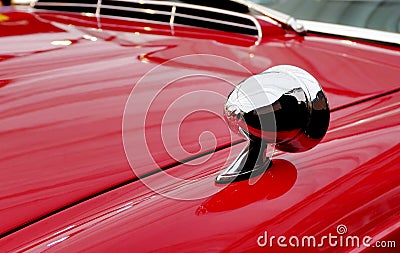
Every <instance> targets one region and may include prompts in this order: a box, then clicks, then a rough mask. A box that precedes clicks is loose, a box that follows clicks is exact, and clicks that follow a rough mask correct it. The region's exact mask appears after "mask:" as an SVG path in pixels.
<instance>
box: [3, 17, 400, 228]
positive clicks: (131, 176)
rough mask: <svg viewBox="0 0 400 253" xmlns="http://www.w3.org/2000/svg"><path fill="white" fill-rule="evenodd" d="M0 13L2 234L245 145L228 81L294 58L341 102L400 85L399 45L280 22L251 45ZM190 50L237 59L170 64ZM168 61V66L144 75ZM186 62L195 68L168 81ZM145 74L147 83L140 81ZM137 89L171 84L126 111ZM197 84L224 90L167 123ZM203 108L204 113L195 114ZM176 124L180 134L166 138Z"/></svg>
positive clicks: (335, 104) (162, 29)
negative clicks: (236, 129)
mask: <svg viewBox="0 0 400 253" xmlns="http://www.w3.org/2000/svg"><path fill="white" fill-rule="evenodd" d="M1 15H2V19H1V22H0V26H1V27H0V35H1V36H0V46H1V48H2V51H1V56H0V59H1V62H0V85H1V88H0V89H1V95H0V104H1V105H2V106H1V109H0V117H1V121H2V127H1V129H0V141H1V143H2V145H1V152H0V164H1V168H2V169H1V171H0V173H1V175H0V180H1V189H2V191H1V193H0V201H1V205H0V206H1V210H0V217H1V218H2V226H1V227H0V233H5V234H9V233H11V232H12V231H13V230H18V229H19V228H21V226H22V227H23V226H25V225H26V224H30V223H33V222H35V221H36V220H40V219H42V218H44V217H47V216H49V215H51V214H54V213H57V212H58V211H60V210H63V209H65V208H67V207H70V206H73V205H75V204H77V203H78V202H82V201H83V200H86V199H89V198H91V197H93V196H96V195H99V194H100V193H103V192H106V191H109V190H111V189H114V188H118V187H120V186H122V185H125V184H128V183H130V182H133V181H135V178H137V177H138V176H146V175H149V174H152V173H155V172H157V171H159V170H160V168H161V169H165V168H169V167H174V166H176V165H178V164H179V163H182V162H185V161H187V160H188V159H194V158H195V157H199V156H203V155H204V154H207V153H208V152H210V151H212V150H214V149H223V148H224V147H226V146H229V145H230V144H231V143H235V142H237V141H238V140H239V139H238V137H237V136H232V135H231V134H230V132H229V130H228V129H227V127H226V125H225V123H224V121H223V120H222V118H221V115H222V108H223V103H224V97H225V96H227V95H228V94H229V92H230V90H231V89H232V84H237V83H239V82H240V81H241V80H243V79H244V78H246V77H248V76H249V75H251V74H253V73H259V72H262V71H263V70H265V69H266V68H268V67H270V66H273V65H278V64H291V65H296V66H299V67H302V68H304V69H306V70H307V71H309V72H310V73H312V74H313V75H314V76H315V77H316V78H317V79H318V80H319V81H320V83H321V85H322V86H323V88H324V90H325V92H326V95H327V97H328V100H329V102H330V106H331V108H332V109H333V110H334V111H335V110H338V109H340V108H343V107H346V106H348V105H351V104H353V103H357V102H359V101H363V100H366V99H367V100H368V99H370V98H372V97H375V96H379V95H381V94H383V93H390V92H392V89H393V88H392V87H395V85H394V84H395V82H398V73H399V66H400V64H399V57H398V55H399V54H398V52H394V51H393V50H390V48H385V47H384V46H382V48H380V49H376V48H375V47H372V46H369V45H368V44H365V43H358V42H352V41H342V40H339V39H335V38H322V37H318V36H310V37H299V36H298V35H295V34H286V33H283V32H282V31H281V30H280V29H276V28H275V29H271V31H272V32H271V34H270V35H269V36H266V38H264V40H263V41H262V43H260V45H258V46H255V45H253V44H254V40H253V39H252V38H249V37H246V36H241V35H235V34H229V33H224V32H218V33H216V34H210V33H209V30H207V29H200V28H199V29H197V28H193V29H188V28H187V27H182V29H181V30H179V28H177V30H176V31H174V32H175V33H174V35H171V31H170V28H169V26H162V25H149V24H143V23H137V22H122V21H113V20H108V21H106V19H104V23H103V26H102V29H99V27H98V25H97V21H96V20H95V18H91V17H85V16H82V15H74V14H62V13H50V12H37V13H26V12H16V11H14V10H13V9H9V10H8V11H4V12H3V13H2V14H1ZM118 22H119V23H118ZM260 22H262V21H260ZM115 23H118V26H115V25H114V24H115ZM268 31H269V30H267V31H266V32H267V34H268ZM193 54H194V55H214V56H215V55H217V56H220V57H223V58H224V59H228V60H230V61H232V62H235V63H239V65H233V66H236V67H234V68H232V65H224V64H221V62H219V61H208V60H207V59H208V58H207V57H206V58H201V56H200V57H199V58H197V60H194V61H193V60H181V61H179V60H178V61H172V62H171V61H170V60H171V59H176V58H177V57H181V56H186V55H193ZM165 62H170V64H169V65H168V66H167V67H166V68H164V69H158V70H159V72H156V73H157V75H156V76H154V75H150V76H151V77H152V78H153V79H152V78H150V79H145V82H143V77H145V76H146V75H147V73H149V72H151V71H152V70H153V69H154V68H155V67H157V66H160V65H162V64H164V63H165ZM223 62H227V61H223ZM321 62H322V63H323V64H321ZM179 71H184V74H190V73H192V74H193V73H194V74H195V75H196V76H195V77H194V79H190V78H189V79H187V80H186V79H184V80H182V81H180V82H177V83H176V85H172V86H170V87H167V88H166V89H163V87H164V85H165V80H170V79H171V77H174V75H175V74H176V73H177V72H179ZM378 73H379V74H378ZM210 76H212V77H210ZM215 76H217V77H218V78H214V77H215ZM146 80H147V82H146ZM140 82H142V83H144V84H146V85H142V86H141V88H140V89H137V90H133V88H134V87H136V86H137V84H138V83H140ZM132 90H133V91H134V92H135V93H134V94H136V95H137V94H139V96H138V97H139V98H140V97H141V98H143V99H145V98H148V97H149V96H150V95H149V92H150V93H151V94H153V93H154V91H158V90H163V91H164V93H160V94H156V96H155V97H152V98H154V103H151V105H152V106H151V107H150V109H149V108H148V107H141V106H139V107H138V108H137V110H131V111H130V113H129V114H127V115H124V110H125V106H126V102H127V101H128V98H129V95H130V94H131V92H132ZM194 91H212V92H213V93H216V94H218V95H219V96H215V97H212V96H207V97H205V96H204V93H203V92H199V93H197V95H196V94H194V96H193V97H191V98H190V99H189V100H187V101H186V102H182V103H181V104H179V105H178V106H177V107H176V108H175V109H174V110H173V111H172V112H173V113H172V115H175V117H170V118H169V119H168V120H167V123H166V124H162V122H163V121H162V119H163V117H164V114H163V112H165V111H166V110H167V109H169V106H170V105H171V101H174V99H178V98H179V97H180V96H182V95H184V94H187V93H191V92H194ZM151 101H152V102H153V100H151ZM139 104H140V103H139ZM199 106H200V107H202V106H204V108H203V107H202V108H200V109H202V110H203V109H204V110H205V112H201V111H200V112H198V113H197V114H195V115H189V114H190V113H192V112H193V111H196V108H197V109H198V107H199ZM148 109H149V110H148ZM209 111H212V112H213V113H208V112H209ZM182 115H183V116H185V119H186V120H185V121H182V119H181V118H179V117H178V116H182ZM124 116H125V117H127V118H130V119H132V118H133V119H140V120H138V121H135V120H133V123H132V124H131V125H129V126H128V127H127V128H126V129H125V130H126V134H127V135H128V136H129V138H128V145H130V151H131V152H132V153H133V157H134V163H132V161H129V162H131V165H132V164H133V166H132V167H133V170H132V169H131V166H130V164H129V162H128V160H127V158H126V154H125V150H124V145H123V141H126V140H123V138H122V132H123V131H122V130H123V129H122V125H123V117H124ZM145 117H146V121H145V123H144V124H143V121H142V119H143V118H145ZM178 127H179V129H181V130H179V132H178V134H179V137H178V141H177V140H174V139H173V137H171V138H172V140H171V141H170V140H169V139H168V138H167V139H166V140H165V139H164V136H162V135H161V133H162V132H163V131H164V132H166V133H169V132H171V133H176V131H175V130H176V129H177V128H178ZM174 131H175V132H174ZM204 131H209V132H212V133H213V134H212V135H205V136H203V137H202V138H203V139H202V140H201V143H200V144H201V145H200V144H199V136H200V135H201V133H203V132H204ZM143 136H144V137H143ZM134 138H144V140H145V141H146V142H145V143H146V144H147V147H144V146H143V145H142V144H143V143H141V142H138V144H137V145H136V144H129V143H130V142H129V140H132V142H133V140H134ZM174 141H175V142H174ZM165 143H169V144H168V145H169V146H170V147H171V146H172V149H173V152H172V153H170V152H168V150H167V149H166V148H165V145H166V144H165ZM181 147H183V148H181ZM174 148H178V149H177V150H175V149H174ZM314 166H317V165H314ZM177 168H178V167H177ZM205 168H208V166H205ZM195 171H196V170H195ZM165 183H166V182H165ZM144 189H145V188H138V189H137V190H136V191H137V192H138V194H139V193H140V192H144V191H145V190H144ZM27 210H29V211H27Z"/></svg>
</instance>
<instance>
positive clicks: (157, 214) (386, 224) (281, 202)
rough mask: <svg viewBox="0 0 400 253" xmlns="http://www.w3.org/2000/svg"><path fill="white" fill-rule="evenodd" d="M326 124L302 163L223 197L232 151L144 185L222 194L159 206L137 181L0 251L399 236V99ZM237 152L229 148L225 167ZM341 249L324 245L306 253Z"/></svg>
mask: <svg viewBox="0 0 400 253" xmlns="http://www.w3.org/2000/svg"><path fill="white" fill-rule="evenodd" d="M366 108H369V110H368V111H367V110H365V109H366ZM355 114H356V115H357V116H359V117H361V118H362V119H363V120H362V121H360V120H359V119H358V118H355V117H354V115H355ZM332 116H333V122H332V125H331V126H330V129H329V131H328V134H327V138H326V139H325V140H324V142H323V143H321V144H320V145H318V146H317V147H316V148H314V149H312V150H310V151H307V152H306V153H304V154H305V155H304V154H301V153H296V154H288V153H282V152H280V153H279V154H277V155H276V158H275V159H274V160H273V165H272V167H271V168H270V169H269V170H268V172H267V173H265V174H264V175H263V176H262V178H261V179H260V180H259V181H258V182H257V183H256V184H255V185H252V186H251V185H249V184H248V182H247V181H242V182H238V183H234V184H231V185H229V186H228V187H227V188H225V189H222V188H221V186H218V185H215V184H214V183H213V181H214V179H215V173H218V171H219V170H220V169H221V166H223V164H224V162H225V159H226V158H227V157H228V153H229V151H230V150H229V149H223V150H221V151H219V152H216V153H215V154H214V156H213V157H212V158H211V159H210V160H209V161H208V162H207V163H206V164H202V165H199V166H189V165H179V166H177V167H174V168H171V169H169V170H168V171H167V172H168V173H169V174H171V175H174V176H178V177H180V178H185V179H190V180H193V181H190V182H182V183H181V184H179V185H168V182H166V181H165V180H164V179H165V178H164V177H163V176H162V174H155V175H153V176H151V177H148V178H146V180H149V181H152V182H154V183H156V184H157V185H158V186H159V187H160V188H159V190H160V191H162V192H164V194H171V195H173V196H175V197H182V198H185V197H187V196H190V195H192V196H194V195H195V194H196V192H197V193H199V192H213V191H215V190H220V191H219V192H218V193H216V194H214V195H212V196H210V197H208V198H205V199H198V200H191V201H182V200H174V199H170V198H165V197H163V196H161V195H159V194H157V193H155V192H153V191H151V190H149V189H148V188H147V187H146V186H145V185H143V183H142V182H140V181H137V182H134V183H132V184H129V185H127V186H124V187H122V188H119V189H117V190H114V191H111V192H108V193H106V194H103V195H101V196H99V197H96V198H93V199H91V200H88V201H86V202H85V203H82V204H80V205H77V206H75V207H72V208H70V209H68V210H65V211H63V212H61V213H59V214H55V215H53V216H52V217H50V218H47V219H45V220H42V221H40V222H38V223H37V224H34V225H32V226H29V227H27V228H25V229H23V230H21V231H19V232H16V233H15V234H12V235H10V236H8V237H6V238H4V239H2V240H1V241H0V242H1V243H2V245H3V249H5V250H13V251H14V250H17V251H19V250H28V251H43V250H48V251H50V252H56V251H59V250H62V251H65V252H68V251H71V250H74V251H92V252H98V251H109V250H117V251H121V250H122V251H132V250H135V251H140V252H142V251H153V250H157V251H161V252H171V251H174V252H177V251H179V252H181V251H191V252H193V251H196V252H204V251H233V252H243V251H252V252H258V251H265V250H268V251H273V252H281V250H282V249H281V248H280V247H279V246H278V245H277V244H276V241H275V243H274V244H273V245H274V246H273V247H270V246H269V245H267V246H266V247H265V248H260V247H258V245H257V239H258V238H259V236H262V235H264V232H265V231H267V232H268V235H269V236H272V235H275V236H280V235H284V236H287V237H288V238H289V237H290V236H292V235H295V236H298V237H300V238H301V236H315V237H317V238H321V237H322V236H324V235H328V234H329V233H332V234H334V235H337V232H336V227H337V226H338V225H339V224H344V225H346V226H347V229H348V233H346V235H352V236H359V237H360V238H363V237H364V236H371V237H372V238H373V242H371V245H372V244H373V243H374V242H375V241H376V240H381V239H382V238H388V236H390V235H393V234H395V233H398V232H399V230H400V228H399V219H398V213H399V211H400V207H399V205H398V203H399V201H400V199H399V196H400V194H399V193H400V192H399V187H398V186H399V184H400V177H399V176H398V173H397V169H398V164H399V162H400V154H399V152H398V149H399V147H400V146H399V144H398V142H397V141H394V138H395V137H396V136H399V134H400V132H399V131H400V130H399V128H398V125H399V124H400V98H399V96H398V94H393V95H390V96H386V97H382V98H379V99H376V100H374V101H368V102H365V103H363V104H360V105H357V106H354V107H352V108H347V109H344V110H342V111H336V112H334V113H332ZM243 147H244V143H242V144H239V145H235V146H233V147H232V150H231V151H232V152H233V156H232V157H231V158H234V157H235V155H237V154H238V153H239V152H240V150H241V148H243ZM371 154H374V155H371ZM200 172H203V173H200ZM200 174H201V176H200ZM195 179H197V180H195ZM218 188H220V189H218ZM397 239H398V238H397ZM289 249H290V248H289ZM338 249H339V247H330V246H329V244H327V243H326V244H324V246H323V247H315V248H311V249H310V248H307V252H311V251H317V250H318V251H319V250H326V251H330V252H336V251H337V250H338ZM341 249H343V248H341ZM344 249H353V248H351V247H349V248H344ZM359 249H362V247H361V248H359ZM292 250H295V251H296V249H293V248H292ZM297 251H298V249H297Z"/></svg>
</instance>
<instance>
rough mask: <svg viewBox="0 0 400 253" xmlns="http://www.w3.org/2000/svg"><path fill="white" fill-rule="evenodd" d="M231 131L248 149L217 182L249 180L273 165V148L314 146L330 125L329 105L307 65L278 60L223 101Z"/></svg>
mask: <svg viewBox="0 0 400 253" xmlns="http://www.w3.org/2000/svg"><path fill="white" fill-rule="evenodd" d="M224 109H225V117H226V119H227V121H228V124H229V127H230V128H231V130H232V131H234V132H236V133H238V134H240V135H242V136H244V137H245V138H246V139H248V141H249V145H248V146H247V148H246V149H245V150H244V151H243V152H242V153H241V154H240V155H239V156H238V157H237V158H236V160H235V161H234V162H233V163H232V164H231V165H230V166H229V167H228V168H227V169H225V170H224V171H223V172H222V173H221V174H220V175H218V177H217V179H216V181H217V183H229V182H232V181H235V180H236V181H237V180H242V179H248V178H251V177H254V176H256V175H260V174H261V173H263V172H264V171H265V170H266V169H267V168H268V167H269V166H271V162H270V158H271V156H272V152H269V151H270V150H268V147H270V148H271V146H273V145H275V147H276V148H277V149H279V150H282V151H287V152H302V151H306V150H309V149H311V148H313V147H314V146H315V145H317V144H318V143H319V142H320V141H321V139H322V138H323V137H324V135H325V133H326V131H327V129H328V125H329V106H328V101H327V99H326V96H325V94H324V93H323V91H322V89H321V86H320V85H319V84H318V81H317V80H316V79H315V78H314V77H313V76H312V75H310V74H309V73H308V72H306V71H305V70H303V69H301V68H298V67H294V66H289V65H280V66H275V67H272V68H270V69H267V70H266V71H264V72H263V73H260V74H258V75H254V76H252V77H250V78H248V79H246V80H245V81H243V82H242V83H240V84H239V85H238V86H236V88H235V89H234V90H233V91H232V92H231V94H230V95H229V97H228V99H227V101H226V104H225V108H224Z"/></svg>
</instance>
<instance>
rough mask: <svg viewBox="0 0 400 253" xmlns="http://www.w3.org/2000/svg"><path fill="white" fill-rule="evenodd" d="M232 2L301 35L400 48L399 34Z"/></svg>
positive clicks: (246, 2)
mask: <svg viewBox="0 0 400 253" xmlns="http://www.w3.org/2000/svg"><path fill="white" fill-rule="evenodd" d="M231 1H233V2H237V3H241V4H244V5H246V6H247V7H248V8H249V9H252V10H254V11H256V12H258V13H260V14H261V15H263V16H266V17H268V18H271V19H273V20H275V21H277V22H279V23H281V24H283V25H284V26H286V27H289V28H291V29H293V30H294V31H296V32H299V33H300V34H307V32H314V33H319V34H326V35H335V36H343V37H346V38H355V39H361V40H367V41H373V42H380V43H387V44H391V45H396V46H400V34H399V33H393V32H387V31H380V30H374V29H369V28H362V27H355V26H349V25H339V24H334V23H325V22H319V21H311V20H297V19H296V17H292V16H290V15H288V14H285V13H282V12H280V11H277V10H273V9H270V8H268V7H265V6H263V5H261V4H258V3H255V2H252V1H250V0H231Z"/></svg>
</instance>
